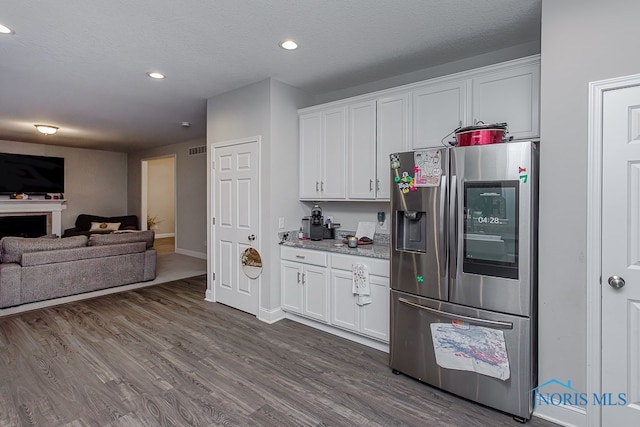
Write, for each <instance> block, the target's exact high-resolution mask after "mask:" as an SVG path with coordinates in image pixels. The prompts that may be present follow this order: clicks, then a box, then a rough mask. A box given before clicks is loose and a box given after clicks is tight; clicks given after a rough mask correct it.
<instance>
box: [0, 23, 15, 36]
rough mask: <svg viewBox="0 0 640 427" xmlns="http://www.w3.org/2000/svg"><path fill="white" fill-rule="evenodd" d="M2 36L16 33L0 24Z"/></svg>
mask: <svg viewBox="0 0 640 427" xmlns="http://www.w3.org/2000/svg"><path fill="white" fill-rule="evenodd" d="M0 34H14V31H13V30H12V29H11V28H9V27H5V26H4V25H2V24H0Z"/></svg>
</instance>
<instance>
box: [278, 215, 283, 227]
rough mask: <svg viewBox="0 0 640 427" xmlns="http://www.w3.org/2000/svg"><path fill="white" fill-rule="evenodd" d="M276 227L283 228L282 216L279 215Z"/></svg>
mask: <svg viewBox="0 0 640 427" xmlns="http://www.w3.org/2000/svg"><path fill="white" fill-rule="evenodd" d="M278 228H279V229H280V230H284V217H283V216H281V217H280V218H278Z"/></svg>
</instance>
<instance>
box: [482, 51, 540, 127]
mask: <svg viewBox="0 0 640 427" xmlns="http://www.w3.org/2000/svg"><path fill="white" fill-rule="evenodd" d="M472 81H473V90H472V93H473V100H472V109H471V118H472V119H473V122H472V123H473V124H475V123H477V122H478V121H482V122H484V123H486V124H491V123H503V122H504V123H507V125H508V127H507V132H508V133H507V135H506V136H507V137H513V138H515V139H527V138H535V137H537V136H539V134H540V130H539V129H540V122H539V120H540V66H539V64H537V63H536V64H528V65H526V66H522V67H517V68H513V69H506V70H503V71H498V72H495V73H489V74H486V75H482V76H479V77H476V78H474V79H473V80H472Z"/></svg>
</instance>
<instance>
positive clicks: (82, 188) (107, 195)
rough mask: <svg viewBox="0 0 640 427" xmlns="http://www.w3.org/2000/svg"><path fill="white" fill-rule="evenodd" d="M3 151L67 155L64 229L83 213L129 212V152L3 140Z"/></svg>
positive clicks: (102, 214)
mask: <svg viewBox="0 0 640 427" xmlns="http://www.w3.org/2000/svg"><path fill="white" fill-rule="evenodd" d="M0 152H4V153H18V154H32V155H38V156H53V157H64V162H65V171H64V174H65V177H64V180H65V192H64V196H65V199H66V200H67V209H66V210H63V211H62V229H63V230H64V229H65V228H71V227H73V226H74V223H75V221H76V218H77V216H78V215H79V214H81V213H85V214H95V215H101V216H120V215H127V214H128V213H129V212H128V211H127V155H126V154H125V153H117V152H113V151H99V150H87V149H82V148H71V147H61V146H56V145H48V144H31V143H26V142H15V141H0Z"/></svg>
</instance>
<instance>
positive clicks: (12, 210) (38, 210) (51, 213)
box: [0, 198, 67, 236]
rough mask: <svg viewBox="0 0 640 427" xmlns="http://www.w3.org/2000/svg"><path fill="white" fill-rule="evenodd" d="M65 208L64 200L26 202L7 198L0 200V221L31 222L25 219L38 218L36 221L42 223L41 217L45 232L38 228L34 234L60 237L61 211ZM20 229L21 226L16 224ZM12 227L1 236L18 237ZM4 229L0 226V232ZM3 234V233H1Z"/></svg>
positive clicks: (33, 200) (33, 199)
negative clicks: (13, 219)
mask: <svg viewBox="0 0 640 427" xmlns="http://www.w3.org/2000/svg"><path fill="white" fill-rule="evenodd" d="M66 208H67V202H66V201H65V200H46V199H35V198H32V199H27V200H10V199H8V198H0V220H2V221H4V220H3V218H7V217H9V218H11V217H13V218H23V220H21V221H25V222H32V221H35V220H34V219H33V218H26V217H34V216H35V217H40V218H39V219H38V221H42V217H44V218H45V220H44V221H45V230H44V232H42V229H41V228H39V229H37V231H35V232H30V233H36V234H38V233H39V235H40V236H43V235H45V234H56V235H58V236H61V235H62V211H63V210H65V209H66ZM18 226H19V227H20V226H21V225H20V224H18ZM13 227H14V225H11V226H9V233H6V234H0V236H3V235H12V236H15V235H18V234H17V232H16V231H14V229H13ZM5 229H6V227H5V226H2V228H0V231H2V230H5ZM2 232H4V231H2Z"/></svg>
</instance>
